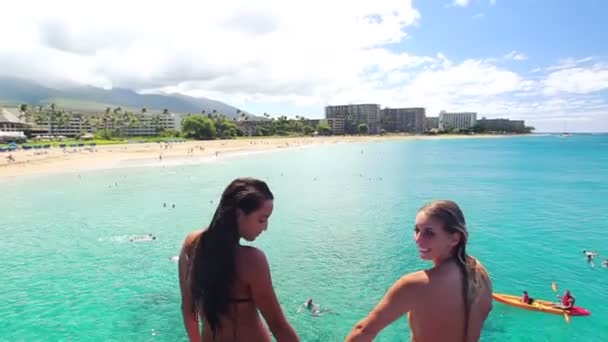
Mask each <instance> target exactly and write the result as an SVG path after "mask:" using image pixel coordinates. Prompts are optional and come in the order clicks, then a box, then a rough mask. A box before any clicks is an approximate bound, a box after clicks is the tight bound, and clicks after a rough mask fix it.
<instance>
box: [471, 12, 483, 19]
mask: <svg viewBox="0 0 608 342" xmlns="http://www.w3.org/2000/svg"><path fill="white" fill-rule="evenodd" d="M483 17H484V14H483V13H477V14H475V15H474V16H473V19H481V18H483Z"/></svg>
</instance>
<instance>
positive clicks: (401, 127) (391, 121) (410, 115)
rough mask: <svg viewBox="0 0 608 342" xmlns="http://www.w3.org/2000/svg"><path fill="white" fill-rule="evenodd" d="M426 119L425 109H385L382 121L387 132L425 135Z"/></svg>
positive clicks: (382, 113) (382, 112)
mask: <svg viewBox="0 0 608 342" xmlns="http://www.w3.org/2000/svg"><path fill="white" fill-rule="evenodd" d="M425 118H426V110H425V109H424V108H384V109H382V111H381V119H380V120H381V122H382V125H381V127H382V129H384V130H385V131H387V132H404V133H424V126H425Z"/></svg>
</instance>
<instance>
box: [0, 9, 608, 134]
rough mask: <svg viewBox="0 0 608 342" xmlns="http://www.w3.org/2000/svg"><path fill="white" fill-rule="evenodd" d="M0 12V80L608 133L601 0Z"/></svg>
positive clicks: (296, 111) (251, 105)
mask: <svg viewBox="0 0 608 342" xmlns="http://www.w3.org/2000/svg"><path fill="white" fill-rule="evenodd" d="M6 6H8V7H7V8H6V11H7V13H13V15H11V16H5V17H4V18H3V23H4V25H5V27H11V28H12V30H11V31H10V34H8V33H7V32H6V31H3V32H2V33H0V74H2V75H8V76H18V77H23V78H30V79H34V80H37V81H39V82H42V83H47V84H49V85H53V84H63V83H65V82H69V83H79V84H87V85H93V86H98V87H105V88H111V87H126V88H130V89H134V90H137V91H141V92H148V93H150V92H165V93H181V94H186V95H191V96H204V97H208V98H212V99H216V100H220V101H224V102H226V103H229V104H231V105H235V106H238V107H240V108H242V109H244V110H247V111H249V112H252V113H254V114H262V113H265V112H266V113H269V114H271V115H273V116H278V115H288V116H295V115H304V116H306V117H310V118H319V117H322V115H323V107H324V106H325V105H331V104H346V103H378V104H380V105H382V106H390V107H425V108H426V109H427V116H435V115H437V113H438V112H439V111H440V110H448V111H465V110H466V111H476V112H478V116H479V117H482V116H485V117H490V118H492V117H510V118H514V119H524V120H526V122H527V123H528V124H530V125H532V126H535V127H536V128H537V129H538V131H561V130H563V129H564V127H566V129H567V130H569V131H608V44H606V41H607V39H606V38H605V37H606V36H608V34H607V33H608V32H607V31H608V24H607V23H606V21H605V20H604V18H603V16H604V15H605V14H606V13H608V2H606V1H600V0H581V1H565V0H563V1H523V0H512V1H508V0H495V1H491V0H468V1H467V0H444V1H435V0H429V1H411V0H374V1H368V0H333V1H325V0H306V1H305V0H292V1H289V2H287V1H279V0H259V1H255V2H251V1H247V0H232V1H225V2H214V3H206V2H201V1H195V0H176V1H175V2H174V3H171V5H167V3H164V2H160V1H158V2H156V1H141V0H134V1H130V2H120V1H118V0H107V1H90V2H87V3H86V4H80V3H76V4H74V3H71V2H69V1H67V0H57V1H55V2H53V3H52V4H51V3H48V4H47V3H41V2H36V1H33V0H22V1H20V2H12V3H10V4H6ZM115 8H121V11H116V10H115ZM133 18H145V20H144V24H142V22H141V21H140V20H133ZM153 23H156V24H153ZM159 23H160V24H159Z"/></svg>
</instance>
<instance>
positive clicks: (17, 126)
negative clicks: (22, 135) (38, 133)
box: [0, 107, 31, 132]
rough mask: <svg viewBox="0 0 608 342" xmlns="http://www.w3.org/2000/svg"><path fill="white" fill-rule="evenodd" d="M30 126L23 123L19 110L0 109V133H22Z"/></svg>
mask: <svg viewBox="0 0 608 342" xmlns="http://www.w3.org/2000/svg"><path fill="white" fill-rule="evenodd" d="M30 126H31V125H30V124H28V123H27V122H25V119H23V116H22V115H21V111H19V108H2V107H0V131H2V132H23V131H25V130H27V129H28V128H29V127H30Z"/></svg>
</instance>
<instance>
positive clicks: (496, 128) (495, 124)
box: [477, 118, 526, 133]
mask: <svg viewBox="0 0 608 342" xmlns="http://www.w3.org/2000/svg"><path fill="white" fill-rule="evenodd" d="M477 125H478V126H479V128H481V129H482V130H484V131H487V132H509V133H524V132H526V124H525V122H524V120H510V119H500V118H499V119H486V118H481V120H477Z"/></svg>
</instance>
